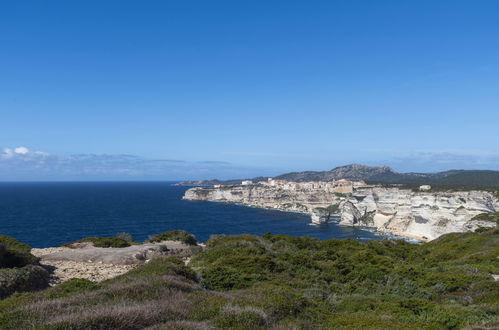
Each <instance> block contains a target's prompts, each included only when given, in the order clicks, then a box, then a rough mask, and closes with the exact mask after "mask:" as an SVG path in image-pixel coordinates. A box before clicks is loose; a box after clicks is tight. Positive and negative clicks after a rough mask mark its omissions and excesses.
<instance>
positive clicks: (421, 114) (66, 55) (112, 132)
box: [0, 0, 499, 180]
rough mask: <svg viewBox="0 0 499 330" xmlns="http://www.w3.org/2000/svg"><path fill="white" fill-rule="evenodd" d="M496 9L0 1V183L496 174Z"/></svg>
mask: <svg viewBox="0 0 499 330" xmlns="http://www.w3.org/2000/svg"><path fill="white" fill-rule="evenodd" d="M498 17H499V1H497V0H467V1H463V0H438V1H437V0H418V1H403V0H393V1H388V0H379V1H371V0H364V1H358V0H344V1H334V0H329V1H314V0H307V1H305V0H302V1H292V0H286V1H272V0H265V1H263V0H262V1H259V0H250V1H243V0H237V1H235V0H227V1H217V0H210V1H206V0H199V1H190V0H177V1H168V0H163V1H138V0H137V1H125V0H116V1H110V0H105V1H103V0H98V1H93V0H84V1H76V0H75V1H67V0H63V1H52V0H45V1H38V0H32V1H23V0H19V1H17V0H16V1H14V0H12V1H2V2H0V150H2V149H5V150H4V151H3V152H2V151H0V180H9V179H12V180H17V179H19V180H22V179H50V178H53V179H58V178H59V179H64V178H67V179H78V178H83V179H84V178H88V179H94V178H106V177H108V178H116V179H120V178H137V179H138V178H162V179H184V178H202V177H215V176H218V177H234V176H235V177H239V176H246V175H248V176H252V175H258V174H262V175H272V174H279V173H281V172H286V171H290V170H307V169H311V170H323V169H330V168H333V167H335V166H339V165H344V164H348V163H353V162H357V163H365V164H369V165H385V164H386V165H390V166H392V167H394V168H395V169H396V170H400V171H436V170H444V169H450V168H491V169H498V170H499V129H498V126H499V18H498ZM19 147H23V148H20V149H19ZM15 148H18V149H17V150H18V152H16V151H15ZM24 148H27V149H29V150H27V149H24ZM74 155H77V156H74ZM124 155H133V156H124ZM116 162H118V163H119V164H120V165H119V166H117V165H116V164H117V163H116ZM116 169H118V170H116ZM64 173H66V174H64ZM85 173H86V174H85ZM99 173H100V174H99ZM99 175H100V176H99Z"/></svg>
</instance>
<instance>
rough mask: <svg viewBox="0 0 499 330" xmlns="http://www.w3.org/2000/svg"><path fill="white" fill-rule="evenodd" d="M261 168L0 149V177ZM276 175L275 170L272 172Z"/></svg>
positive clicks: (195, 173) (232, 172)
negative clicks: (65, 155) (0, 150)
mask: <svg viewBox="0 0 499 330" xmlns="http://www.w3.org/2000/svg"><path fill="white" fill-rule="evenodd" d="M261 173H263V174H264V175H268V174H269V173H268V171H265V170H264V169H258V168H251V167H243V166H237V165H233V164H230V163H226V162H218V161H204V162H203V161H200V162H187V161H182V160H172V159H146V158H142V157H138V156H134V155H119V154H118V155H113V154H111V155H109V154H102V155H95V154H78V155H72V156H67V157H64V156H58V155H51V154H49V153H47V152H43V151H30V150H29V149H28V148H26V147H17V148H5V149H4V150H3V152H0V180H9V181H16V180H21V181H22V180H135V179H151V180H156V179H163V180H176V179H205V178H225V179H229V178H239V177H241V178H245V177H252V176H256V175H259V174H261ZM274 174H277V173H274Z"/></svg>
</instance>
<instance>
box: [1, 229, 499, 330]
mask: <svg viewBox="0 0 499 330" xmlns="http://www.w3.org/2000/svg"><path fill="white" fill-rule="evenodd" d="M498 255H499V230H498V229H492V230H488V231H486V232H483V233H456V234H449V235H445V236H443V237H441V238H439V239H437V240H435V241H432V242H430V243H426V244H421V245H416V244H410V243H408V242H405V241H402V240H383V241H370V242H366V243H361V242H358V241H356V240H353V239H347V240H327V241H320V240H317V239H313V238H309V237H291V236H286V235H271V234H265V235H264V236H263V237H258V236H254V235H237V236H215V237H213V238H211V239H210V240H209V241H208V242H207V248H206V249H205V250H204V252H202V253H200V254H198V255H196V256H195V257H194V258H193V260H192V261H191V263H190V266H185V265H184V264H183V262H182V261H181V260H179V259H176V258H173V257H158V258H156V259H153V260H151V261H150V262H149V263H147V264H144V265H142V266H139V267H138V268H136V269H134V270H133V271H130V272H129V273H126V274H124V275H121V276H119V277H116V278H113V279H111V280H107V281H104V282H101V283H99V284H95V283H92V282H89V281H86V280H78V279H73V280H70V281H67V282H65V283H63V284H60V285H58V286H56V287H53V288H50V289H48V290H45V291H41V292H35V293H22V294H15V295H14V296H12V297H10V298H8V299H4V300H2V301H0V328H2V329H30V328H37V329H38V328H40V329H143V328H147V329H212V328H219V329H265V328H273V329H317V328H324V329H331V328H334V329H367V328H368V329H459V328H470V329H471V328H495V327H498V326H499V320H498V315H499V298H498V297H499V282H496V281H494V279H493V277H492V276H491V274H499V259H497V256H498Z"/></svg>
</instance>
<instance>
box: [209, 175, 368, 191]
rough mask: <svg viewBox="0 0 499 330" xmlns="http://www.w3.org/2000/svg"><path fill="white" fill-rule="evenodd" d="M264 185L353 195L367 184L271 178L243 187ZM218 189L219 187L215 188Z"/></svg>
mask: <svg viewBox="0 0 499 330" xmlns="http://www.w3.org/2000/svg"><path fill="white" fill-rule="evenodd" d="M254 184H258V185H263V186H269V187H276V188H281V189H284V190H313V189H321V190H324V191H328V192H337V193H344V194H347V193H352V192H353V188H354V187H357V186H363V185H365V183H364V182H363V181H349V180H344V179H342V180H335V181H309V182H292V181H287V180H276V179H272V178H269V179H268V180H267V181H259V182H256V183H254V182H253V181H251V180H244V181H242V182H241V185H243V186H248V185H254ZM215 188H217V187H215Z"/></svg>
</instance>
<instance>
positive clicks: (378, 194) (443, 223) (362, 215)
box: [184, 184, 499, 240]
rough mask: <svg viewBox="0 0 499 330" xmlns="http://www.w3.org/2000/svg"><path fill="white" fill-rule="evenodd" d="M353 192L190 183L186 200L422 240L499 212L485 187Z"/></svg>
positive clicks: (359, 188) (471, 225)
mask: <svg viewBox="0 0 499 330" xmlns="http://www.w3.org/2000/svg"><path fill="white" fill-rule="evenodd" d="M345 189H346V188H345V187H341V188H340V189H339V190H345ZM350 191H351V192H350V193H349V192H338V188H337V187H336V188H332V189H328V188H325V187H324V186H321V187H315V188H314V187H313V185H308V186H307V185H305V186H304V187H303V186H302V187H292V188H289V187H284V186H283V185H280V186H271V185H268V184H265V185H263V184H248V185H235V186H217V187H214V188H191V189H189V190H187V191H186V193H185V196H184V199H187V200H202V201H213V202H227V203H238V204H243V205H248V206H254V207H263V208H273V209H279V210H285V211H295V212H307V213H310V214H311V218H312V221H313V222H315V223H322V222H327V221H334V220H335V219H337V221H339V223H340V224H342V225H350V226H365V227H372V228H374V229H376V230H377V231H379V232H383V233H391V234H395V235H401V236H406V237H410V238H416V239H420V240H432V239H435V238H437V237H439V236H440V235H443V234H446V233H450V232H465V231H472V230H475V229H476V228H478V227H480V226H492V225H495V224H491V223H486V222H483V221H476V220H471V219H472V218H473V217H474V216H476V215H478V214H481V213H486V212H498V211H499V200H498V199H497V198H496V197H495V196H494V195H493V194H491V193H489V192H486V191H462V192H461V191H460V192H414V191H412V190H409V189H399V188H381V187H371V186H366V185H360V184H359V185H356V184H353V185H352V187H351V190H350ZM335 215H336V217H335Z"/></svg>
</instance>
